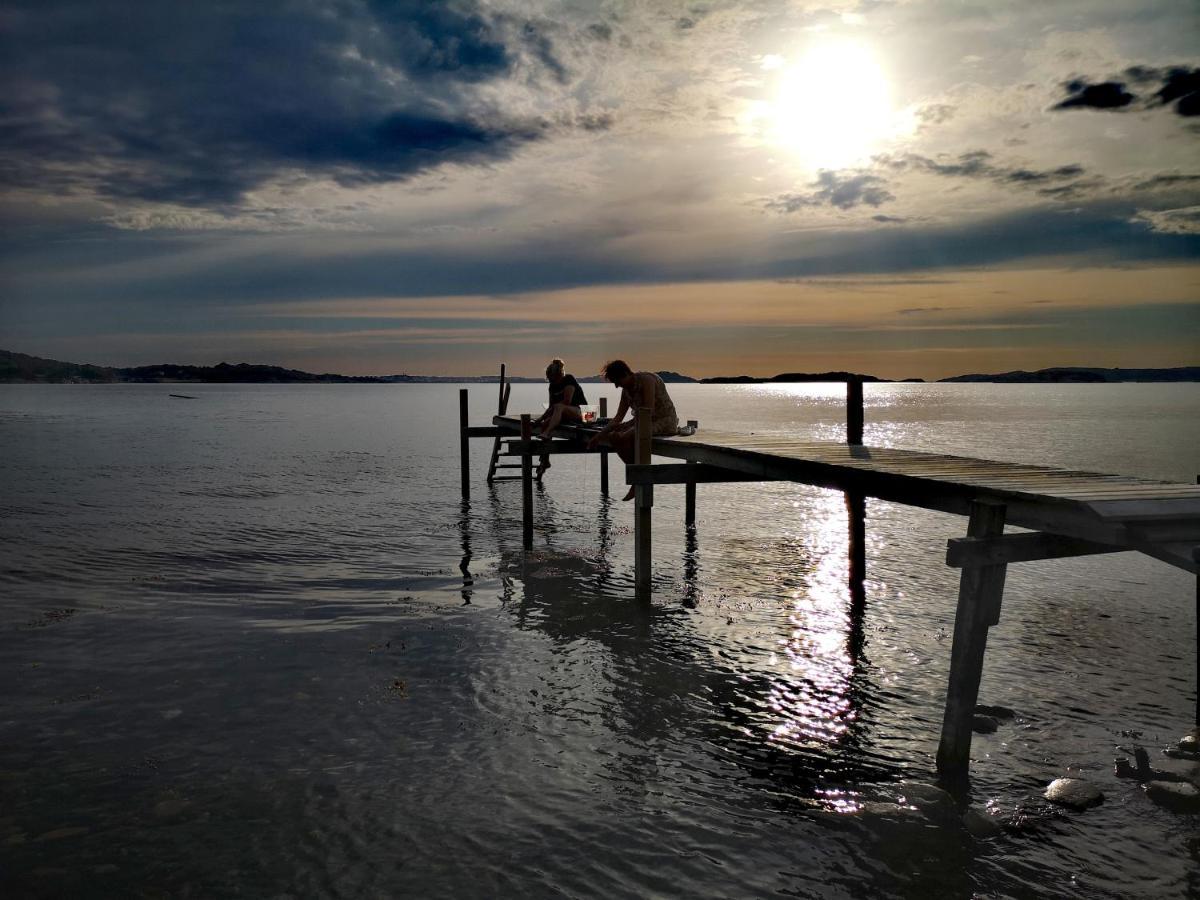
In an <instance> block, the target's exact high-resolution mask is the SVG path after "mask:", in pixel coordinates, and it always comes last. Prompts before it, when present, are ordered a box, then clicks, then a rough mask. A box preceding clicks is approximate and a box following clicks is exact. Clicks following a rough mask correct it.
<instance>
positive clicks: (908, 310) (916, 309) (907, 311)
mask: <svg viewBox="0 0 1200 900" xmlns="http://www.w3.org/2000/svg"><path fill="white" fill-rule="evenodd" d="M962 308H963V307H961V306H908V307H905V308H904V309H898V310H896V312H897V313H898V314H899V315H902V316H911V315H916V314H917V313H933V312H947V311H949V310H952V309H962Z"/></svg>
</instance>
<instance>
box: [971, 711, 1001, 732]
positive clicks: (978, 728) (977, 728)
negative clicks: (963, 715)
mask: <svg viewBox="0 0 1200 900" xmlns="http://www.w3.org/2000/svg"><path fill="white" fill-rule="evenodd" d="M999 727H1000V723H999V722H997V721H996V720H995V719H994V718H992V717H991V716H981V715H980V714H979V713H975V715H974V716H972V717H971V730H972V731H974V732H975V733H976V734H995V733H996V729H997V728H999Z"/></svg>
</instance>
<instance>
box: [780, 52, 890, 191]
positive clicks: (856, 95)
mask: <svg viewBox="0 0 1200 900" xmlns="http://www.w3.org/2000/svg"><path fill="white" fill-rule="evenodd" d="M779 72H780V75H779V82H778V84H779V87H778V90H777V92H776V94H775V99H774V103H773V104H772V105H771V109H770V112H769V122H768V133H769V137H770V139H771V141H772V142H773V143H775V144H778V145H779V146H781V147H785V148H787V149H788V150H790V151H791V152H793V153H795V154H796V155H797V156H799V157H800V158H801V159H802V160H803V161H804V162H805V163H807V164H808V165H809V166H811V167H812V168H814V169H839V168H845V167H846V166H850V165H854V164H855V163H858V162H861V161H863V160H865V159H866V158H867V157H869V156H870V155H871V154H872V153H873V152H875V151H876V150H877V149H878V148H879V146H880V144H881V143H882V142H883V140H884V139H885V138H887V137H888V136H890V135H891V134H892V133H893V132H894V130H895V127H896V121H895V120H896V116H895V113H894V111H893V109H892V97H891V86H890V84H889V82H888V78H887V75H886V74H885V73H884V71H883V68H882V67H881V66H880V65H879V62H878V60H877V59H876V57H875V55H874V54H873V53H872V52H871V50H870V49H869V48H868V47H866V46H865V45H863V44H860V43H857V42H852V41H840V42H831V43H826V44H822V45H821V46H819V47H814V48H813V49H811V50H809V51H808V52H807V53H805V55H804V56H802V57H800V59H798V60H797V61H796V62H795V63H793V64H792V65H785V66H781V67H779Z"/></svg>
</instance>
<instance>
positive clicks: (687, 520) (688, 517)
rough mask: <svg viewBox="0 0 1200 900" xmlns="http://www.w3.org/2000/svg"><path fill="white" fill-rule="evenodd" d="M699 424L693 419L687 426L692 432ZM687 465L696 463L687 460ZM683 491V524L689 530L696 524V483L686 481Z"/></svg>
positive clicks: (689, 420) (692, 460)
mask: <svg viewBox="0 0 1200 900" xmlns="http://www.w3.org/2000/svg"><path fill="white" fill-rule="evenodd" d="M699 424H700V423H699V422H697V421H696V420H695V419H688V425H690V426H691V427H692V429H693V432H694V430H695V428H696V426H698V425H699ZM688 464H689V465H693V466H694V465H696V461H695V460H694V459H689V460H688ZM683 490H684V493H683V524H684V525H687V526H688V527H689V528H690V527H691V526H693V525H695V524H696V482H694V481H688V482H687V484H686V486H685V487H684V489H683Z"/></svg>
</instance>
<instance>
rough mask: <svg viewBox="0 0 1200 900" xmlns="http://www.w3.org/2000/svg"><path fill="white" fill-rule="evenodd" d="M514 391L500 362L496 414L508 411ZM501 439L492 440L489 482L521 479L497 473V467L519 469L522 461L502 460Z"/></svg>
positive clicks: (517, 476) (518, 476)
mask: <svg viewBox="0 0 1200 900" xmlns="http://www.w3.org/2000/svg"><path fill="white" fill-rule="evenodd" d="M511 393H512V383H511V382H509V381H506V380H505V377H504V363H501V364H500V397H499V399H498V401H497V404H496V415H499V416H502V415H504V414H505V413H506V412H508V396H509V394H511ZM500 441H501V438H499V437H497V438H494V439H493V440H492V460H491V462H489V463H488V473H487V483H488V484H491V483H492V482H494V481H519V480H520V478H521V476H520V475H497V474H496V470H497V469H519V468H521V464H520V463H502V462H500Z"/></svg>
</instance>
